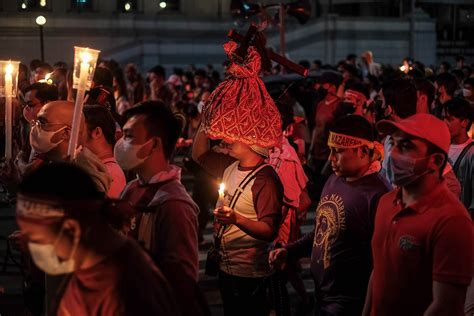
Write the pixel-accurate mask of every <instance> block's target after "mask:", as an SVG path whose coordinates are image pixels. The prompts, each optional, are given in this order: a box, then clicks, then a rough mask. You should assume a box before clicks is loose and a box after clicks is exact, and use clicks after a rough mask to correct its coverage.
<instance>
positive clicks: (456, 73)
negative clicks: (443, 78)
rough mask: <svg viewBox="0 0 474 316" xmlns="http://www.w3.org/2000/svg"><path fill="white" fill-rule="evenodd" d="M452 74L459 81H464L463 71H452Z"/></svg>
mask: <svg viewBox="0 0 474 316" xmlns="http://www.w3.org/2000/svg"><path fill="white" fill-rule="evenodd" d="M451 74H452V75H453V76H454V77H456V79H457V80H458V81H463V80H464V72H463V71H462V70H461V69H454V70H453V71H451Z"/></svg>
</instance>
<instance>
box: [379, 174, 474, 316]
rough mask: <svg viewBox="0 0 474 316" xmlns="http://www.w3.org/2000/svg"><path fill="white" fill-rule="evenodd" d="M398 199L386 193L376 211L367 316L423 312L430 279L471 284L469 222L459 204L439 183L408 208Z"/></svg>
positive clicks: (396, 194)
mask: <svg viewBox="0 0 474 316" xmlns="http://www.w3.org/2000/svg"><path fill="white" fill-rule="evenodd" d="M400 198H401V191H400V189H398V190H394V191H391V192H389V193H387V194H385V195H384V196H383V197H382V198H381V199H380V202H379V205H378V208H377V212H376V218H375V231H374V236H373V239H372V252H373V259H374V270H373V276H372V311H371V315H384V316H390V315H423V313H424V312H425V311H426V309H427V308H428V307H429V305H430V304H431V302H432V300H433V297H432V283H433V281H437V282H441V283H449V284H454V285H460V286H467V285H468V284H469V283H470V282H471V277H472V260H473V226H472V221H471V219H470V218H469V216H468V213H467V211H466V209H465V208H464V206H463V205H462V204H461V202H459V200H458V199H457V198H456V197H455V196H454V195H453V194H452V193H451V192H449V190H448V189H447V188H446V186H445V185H444V183H441V184H439V185H438V186H437V187H435V188H434V189H433V190H432V191H431V192H430V194H428V195H426V196H424V197H423V198H421V199H420V200H419V201H417V202H416V203H415V204H413V205H410V206H408V207H405V208H404V207H402V203H401V199H400ZM451 315H452V316H454V315H463V313H462V310H461V311H460V313H456V311H453V313H452V314H451Z"/></svg>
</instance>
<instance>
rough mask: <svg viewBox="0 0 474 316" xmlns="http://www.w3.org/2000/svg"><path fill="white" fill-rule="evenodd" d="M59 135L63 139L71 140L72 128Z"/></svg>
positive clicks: (67, 128)
mask: <svg viewBox="0 0 474 316" xmlns="http://www.w3.org/2000/svg"><path fill="white" fill-rule="evenodd" d="M59 135H60V137H61V138H62V139H65V140H69V138H70V137H71V127H69V126H67V127H66V128H65V129H63V130H62V131H61V132H59ZM53 138H54V137H53ZM51 140H52V141H56V140H55V139H51Z"/></svg>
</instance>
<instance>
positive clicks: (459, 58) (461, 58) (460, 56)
mask: <svg viewBox="0 0 474 316" xmlns="http://www.w3.org/2000/svg"><path fill="white" fill-rule="evenodd" d="M461 60H462V61H464V56H462V55H458V56H456V61H457V62H459V61H461Z"/></svg>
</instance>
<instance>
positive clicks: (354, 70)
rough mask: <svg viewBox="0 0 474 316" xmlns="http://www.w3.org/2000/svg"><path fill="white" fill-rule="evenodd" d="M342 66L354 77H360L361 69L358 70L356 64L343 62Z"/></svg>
mask: <svg viewBox="0 0 474 316" xmlns="http://www.w3.org/2000/svg"><path fill="white" fill-rule="evenodd" d="M341 66H342V68H343V69H344V71H347V72H348V73H349V74H351V75H352V76H353V77H356V78H358V77H359V71H358V70H357V68H356V66H354V65H351V64H346V62H343V64H342V65H341Z"/></svg>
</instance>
